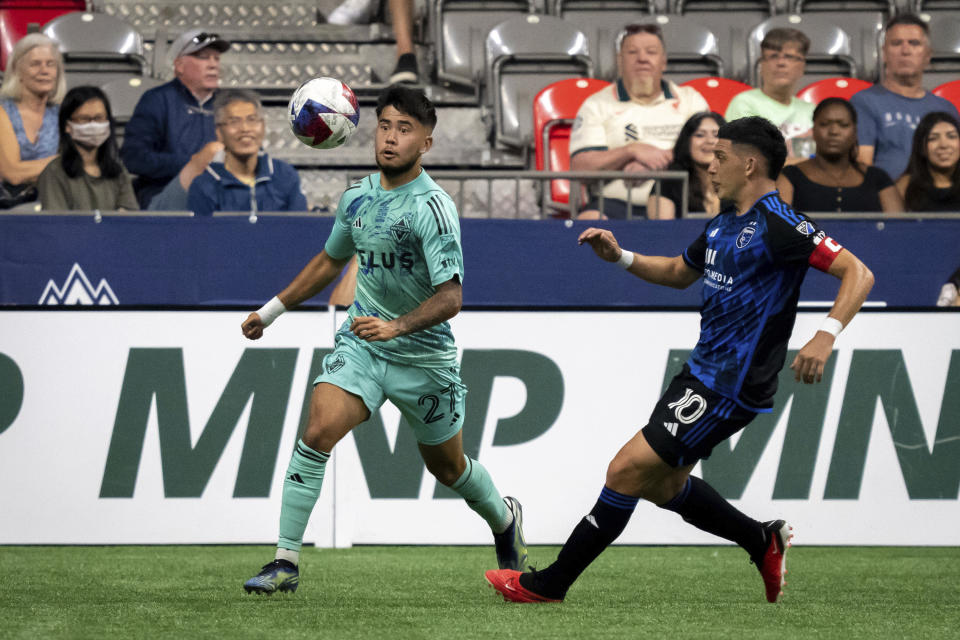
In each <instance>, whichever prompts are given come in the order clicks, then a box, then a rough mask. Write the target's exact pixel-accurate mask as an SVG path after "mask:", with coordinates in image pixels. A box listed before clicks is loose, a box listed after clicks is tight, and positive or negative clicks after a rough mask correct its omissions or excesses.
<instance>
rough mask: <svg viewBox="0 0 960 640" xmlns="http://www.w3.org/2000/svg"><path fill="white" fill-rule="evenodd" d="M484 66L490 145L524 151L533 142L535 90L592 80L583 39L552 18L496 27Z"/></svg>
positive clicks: (514, 21) (524, 18)
mask: <svg viewBox="0 0 960 640" xmlns="http://www.w3.org/2000/svg"><path fill="white" fill-rule="evenodd" d="M486 60H487V73H488V76H487V81H486V103H487V105H488V106H490V107H491V108H492V113H493V142H494V144H495V145H499V144H505V145H508V146H512V147H519V148H523V149H526V148H527V147H528V146H530V144H531V143H532V142H533V140H532V138H533V121H532V116H531V114H532V113H533V108H532V106H533V98H534V96H536V94H537V93H538V92H539V91H540V89H542V88H543V87H545V86H547V85H548V84H551V83H553V82H557V81H558V80H563V79H565V78H569V77H571V76H573V77H584V76H592V75H593V64H592V63H591V61H590V57H589V55H588V54H587V38H586V36H584V35H583V32H581V31H579V30H577V29H575V28H574V27H573V26H572V25H569V24H567V23H566V22H564V21H563V20H562V19H560V18H557V17H556V16H547V15H542V16H538V15H529V16H522V17H517V18H511V19H509V20H506V21H504V22H501V23H500V24H498V25H496V26H495V27H494V28H493V29H491V30H490V33H489V35H487V46H486Z"/></svg>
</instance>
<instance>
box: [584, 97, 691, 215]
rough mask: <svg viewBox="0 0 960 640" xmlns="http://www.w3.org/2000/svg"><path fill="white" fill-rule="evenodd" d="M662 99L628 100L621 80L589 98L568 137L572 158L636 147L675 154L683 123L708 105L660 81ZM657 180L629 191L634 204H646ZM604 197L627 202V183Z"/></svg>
mask: <svg viewBox="0 0 960 640" xmlns="http://www.w3.org/2000/svg"><path fill="white" fill-rule="evenodd" d="M661 88H662V93H661V94H660V97H659V98H658V99H657V100H655V101H653V102H652V103H650V104H640V103H637V102H633V101H631V100H630V94H628V93H627V90H626V88H625V87H624V85H623V81H622V80H617V81H616V82H615V83H614V84H612V85H611V86H609V87H604V88H603V89H601V90H600V91H598V92H596V93H594V94H593V95H590V96H588V97H587V99H586V100H584V101H583V104H582V105H580V109H579V111H577V117H576V120H574V123H573V129H572V131H571V132H570V157H573V156H575V155H576V154H578V153H580V152H583V151H606V150H608V149H616V148H617V147H622V146H624V145H627V144H630V143H632V142H644V143H646V144H649V145H652V146H654V147H657V148H660V149H673V145H674V144H676V142H677V136H679V135H680V129H682V128H683V124H684V123H685V122H686V121H687V120H688V119H689V118H690V116H692V115H693V114H695V113H698V112H700V111H709V110H710V108H709V107H708V106H707V101H706V100H704V98H703V96H701V95H700V94H699V93H698V92H697V90H696V89H694V88H692V87H678V86H677V85H675V84H674V83H672V82H667V81H665V80H664V81H662V83H661ZM652 187H653V181H652V180H647V181H645V182H643V183H641V185H639V186H637V187H636V188H634V189H631V190H630V197H631V199H632V200H633V202H634V204H645V203H646V202H647V197H648V196H649V194H650V190H651V188H652ZM603 195H604V197H606V198H617V199H618V200H624V201H626V199H627V186H626V184H625V183H624V181H623V180H613V181H612V182H609V183H607V184H606V185H605V186H604V188H603Z"/></svg>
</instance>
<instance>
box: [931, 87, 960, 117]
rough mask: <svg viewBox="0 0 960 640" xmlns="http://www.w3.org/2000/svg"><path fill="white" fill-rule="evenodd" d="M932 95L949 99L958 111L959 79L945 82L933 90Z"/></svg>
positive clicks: (959, 99) (959, 100)
mask: <svg viewBox="0 0 960 640" xmlns="http://www.w3.org/2000/svg"><path fill="white" fill-rule="evenodd" d="M933 95H935V96H940V97H941V98H943V99H944V100H949V101H950V102H952V103H953V106H955V107H956V108H957V111H960V80H953V81H951V82H945V83H943V84H942V85H940V86H939V87H937V88H936V89H934V90H933Z"/></svg>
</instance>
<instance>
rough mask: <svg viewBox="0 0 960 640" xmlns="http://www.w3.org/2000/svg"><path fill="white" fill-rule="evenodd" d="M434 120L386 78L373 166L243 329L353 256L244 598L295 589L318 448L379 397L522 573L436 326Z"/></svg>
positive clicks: (441, 307) (442, 311)
mask: <svg viewBox="0 0 960 640" xmlns="http://www.w3.org/2000/svg"><path fill="white" fill-rule="evenodd" d="M436 122H437V115H436V111H435V109H434V108H433V105H432V104H431V103H430V101H429V100H428V99H427V97H426V96H425V95H424V93H423V91H421V90H419V89H412V88H408V87H402V86H399V85H394V86H392V87H390V88H388V89H387V90H386V91H385V92H384V93H383V94H382V95H381V96H380V99H379V101H378V103H377V135H376V142H375V145H376V147H375V149H376V159H377V166H379V168H380V173H377V174H372V175H370V176H367V177H366V178H364V179H362V180H361V181H360V182H358V183H356V184H354V185H353V186H351V187H350V188H348V189H347V190H346V191H345V192H344V194H343V196H342V197H341V198H340V205H339V207H338V208H337V219H336V222H335V223H334V226H333V230H332V231H331V233H330V237H329V238H328V239H327V242H326V245H325V247H324V250H323V251H321V252H320V253H319V254H317V255H316V256H315V257H314V258H313V259H312V260H311V261H310V262H309V263H308V264H307V266H306V267H304V269H303V271H301V272H300V274H299V275H297V277H296V278H294V280H293V282H291V283H290V285H289V286H287V288H286V289H284V290H283V291H281V292H280V294H278V296H277V297H275V298H274V299H273V300H271V301H270V302H268V303H267V304H266V305H264V306H263V307H262V308H261V309H260V310H259V311H257V312H255V313H251V314H250V316H249V317H248V318H247V319H246V320H245V321H244V323H243V325H242V330H243V335H245V336H246V337H247V338H250V339H251V340H256V339H257V338H259V337H260V336H262V335H263V329H264V328H265V327H267V326H268V325H269V324H270V323H271V322H272V321H273V320H274V319H275V318H276V317H277V316H278V315H279V314H280V313H282V312H283V311H285V310H287V309H289V308H292V307H294V306H296V305H298V304H300V303H302V302H303V301H305V300H307V299H308V298H310V297H312V296H314V295H316V294H317V293H319V292H320V291H321V290H323V289H324V288H325V287H326V286H327V285H329V284H330V283H331V282H333V280H334V279H335V278H336V277H337V275H338V274H339V273H340V271H341V270H342V269H343V267H344V266H345V265H346V264H347V263H348V262H349V260H350V258H351V256H353V255H354V254H356V255H357V260H358V263H359V272H358V274H357V287H356V299H355V300H354V302H353V304H352V305H351V306H350V309H349V317H348V318H347V320H346V321H345V322H344V323H343V325H342V326H341V327H340V330H339V331H338V332H337V337H336V343H335V348H334V350H333V353H331V354H330V355H328V356H327V357H326V358H325V359H324V361H323V373H321V374H320V376H319V377H318V378H317V379H316V381H315V385H316V386H315V387H314V390H313V396H312V398H311V401H310V420H309V422H308V424H307V428H306V430H305V431H304V433H303V436H302V437H301V439H300V441H299V442H297V445H296V448H295V449H294V453H293V456H292V457H291V459H290V465H289V467H288V468H287V473H286V479H285V480H284V483H283V506H282V507H281V511H280V539H279V542H278V543H277V553H276V557H275V559H274V560H273V562H270V563H269V564H267V565H265V566H264V567H263V569H262V570H261V571H260V573H258V574H257V575H256V576H254V577H252V578H250V579H249V580H247V581H246V582H245V583H244V585H243V586H244V589H246V590H247V592H248V593H251V592H256V593H273V592H275V591H291V592H292V591H296V589H297V586H298V584H299V571H298V568H297V567H298V563H299V555H300V547H301V544H302V542H303V532H304V530H305V529H306V526H307V520H308V519H309V518H310V512H311V511H312V510H313V507H314V504H316V501H317V498H318V497H319V496H320V487H321V484H322V482H323V473H324V467H325V466H326V462H327V460H328V459H329V458H330V452H331V451H332V450H333V447H334V445H335V444H336V443H337V442H339V441H340V439H341V438H343V437H344V436H345V435H347V433H349V432H350V431H351V430H352V429H353V428H354V427H356V426H357V425H359V424H360V423H361V422H364V421H365V420H367V419H368V418H369V417H370V414H371V413H372V412H374V411H377V410H378V409H379V408H380V406H381V405H382V404H383V403H384V401H385V400H390V401H391V402H392V403H393V404H395V405H396V406H397V408H398V409H400V412H401V413H402V414H403V416H404V417H405V418H406V420H407V422H408V423H409V424H410V425H412V426H413V429H414V432H415V433H416V437H417V442H418V445H419V448H420V454H421V456H422V457H423V460H424V462H425V463H426V466H427V469H428V470H429V471H430V473H432V474H433V475H434V476H435V477H436V478H437V480H438V481H439V482H441V483H442V484H444V485H446V486H448V487H450V488H451V489H453V490H454V491H455V492H457V493H458V494H459V495H461V496H462V497H463V498H464V500H466V502H467V504H468V505H469V506H470V508H471V509H473V510H474V511H476V512H477V513H478V514H479V515H480V516H481V517H482V518H483V519H484V520H486V522H487V524H489V525H490V528H491V530H492V531H493V533H494V542H495V546H496V552H497V561H498V564H499V565H500V567H501V568H511V569H516V570H523V569H524V568H525V566H524V565H525V564H526V560H527V549H526V543H525V542H524V539H523V531H522V524H523V518H522V512H521V508H520V503H519V502H517V501H516V500H515V499H514V498H510V497H506V498H501V497H500V493H499V492H498V491H497V488H496V487H495V486H494V484H493V481H492V480H491V479H490V475H489V474H488V473H487V471H486V469H484V468H483V466H481V465H480V463H479V462H477V461H476V460H471V459H470V458H468V457H466V456H465V455H464V453H463V442H462V437H461V432H460V430H461V427H462V425H463V416H464V397H465V395H466V388H465V387H464V385H463V383H462V382H461V381H460V368H459V365H458V364H457V349H456V346H455V344H454V339H453V333H452V332H451V330H450V325H449V323H447V320H449V319H450V318H452V317H453V316H455V315H456V314H457V313H458V312H459V311H460V306H461V303H462V299H463V296H462V289H461V285H462V282H463V252H462V249H461V246H460V223H459V219H458V216H457V210H456V207H455V206H454V204H453V201H452V200H451V199H450V196H448V195H447V194H446V192H444V191H443V190H442V189H441V188H440V187H439V186H437V184H436V183H435V182H434V181H433V180H432V179H431V178H430V176H428V175H427V173H426V172H425V171H423V169H422V168H421V166H420V159H421V156H422V155H423V154H424V153H426V152H427V151H428V150H429V149H430V147H431V145H432V144H433V138H432V137H431V135H432V133H433V128H434V126H435V125H436Z"/></svg>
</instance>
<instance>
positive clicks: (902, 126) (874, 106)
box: [850, 84, 960, 180]
mask: <svg viewBox="0 0 960 640" xmlns="http://www.w3.org/2000/svg"><path fill="white" fill-rule="evenodd" d="M850 104H852V105H853V106H854V108H856V110H857V140H858V141H859V143H860V144H861V145H863V146H868V147H873V164H874V165H876V166H878V167H880V168H881V169H883V170H884V171H886V172H887V175H889V176H890V177H891V178H892V179H894V180H896V179H897V178H899V177H900V175H901V174H902V173H903V172H904V170H905V169H906V167H907V160H909V159H910V149H911V147H912V146H913V133H914V131H916V129H917V124H919V122H920V120H921V119H922V118H923V116H925V115H927V114H928V113H931V112H933V111H946V112H947V113H949V114H950V115H952V116H953V117H954V118H960V114H958V113H957V108H956V107H955V106H953V104H952V103H951V102H949V101H948V100H944V99H943V98H941V97H940V96H935V95H933V94H932V93H929V92H927V93H925V94H924V96H923V97H922V98H908V97H906V96H901V95H900V94H897V93H894V92H893V91H890V90H889V89H887V88H886V87H883V86H881V85H879V84H877V85H874V86H872V87H870V88H869V89H864V90H863V91H858V92H857V93H855V94H853V96H852V97H851V98H850Z"/></svg>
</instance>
